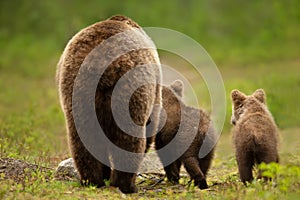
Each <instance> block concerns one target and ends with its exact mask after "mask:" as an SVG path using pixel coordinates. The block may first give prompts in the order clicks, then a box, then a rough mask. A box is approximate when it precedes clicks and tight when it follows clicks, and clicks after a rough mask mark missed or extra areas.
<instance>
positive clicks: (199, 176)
mask: <svg viewBox="0 0 300 200" xmlns="http://www.w3.org/2000/svg"><path fill="white" fill-rule="evenodd" d="M183 163H184V167H185V169H186V171H187V172H188V173H189V175H190V176H191V179H193V180H194V183H195V185H197V186H198V187H199V188H200V189H201V190H203V189H207V188H208V185H207V182H206V179H205V176H204V174H203V172H202V171H201V169H200V166H199V162H198V159H197V158H196V157H189V158H186V159H184V160H183Z"/></svg>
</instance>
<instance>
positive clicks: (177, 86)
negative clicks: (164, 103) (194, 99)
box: [170, 80, 183, 97]
mask: <svg viewBox="0 0 300 200" xmlns="http://www.w3.org/2000/svg"><path fill="white" fill-rule="evenodd" d="M170 88H171V89H172V90H173V91H174V92H175V93H176V94H177V95H178V96H179V97H182V95H183V82H182V81H181V80H175V81H174V82H173V83H171V85H170Z"/></svg>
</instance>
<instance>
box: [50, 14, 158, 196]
mask: <svg viewBox="0 0 300 200" xmlns="http://www.w3.org/2000/svg"><path fill="white" fill-rule="evenodd" d="M128 30H137V31H139V32H142V34H143V35H145V37H148V36H147V35H146V33H145V32H144V31H143V30H142V29H141V27H140V26H139V25H138V24H137V23H135V22H134V21H133V20H131V19H129V18H127V17H125V16H113V17H111V18H109V19H107V20H105V21H101V22H98V23H95V24H93V25H91V26H89V27H87V28H85V29H83V30H81V31H80V32H79V33H77V34H76V35H75V36H74V37H73V38H72V39H71V40H70V41H69V43H68V44H67V46H66V47H65V50H64V52H63V54H62V56H61V58H60V61H59V63H58V66H57V75H56V79H57V83H58V88H59V96H60V101H61V106H62V109H63V112H64V115H65V119H66V124H67V132H68V139H69V146H70V150H71V154H72V157H73V159H74V161H75V165H76V168H77V170H78V172H79V174H80V179H81V183H82V184H95V185H97V186H99V187H100V186H104V185H105V183H104V179H110V183H111V185H113V186H116V187H119V188H120V190H121V191H122V192H124V193H133V192H137V187H136V186H135V178H136V173H131V172H124V171H121V170H116V169H114V168H113V166H114V164H116V163H117V162H118V163H119V165H124V166H126V165H131V166H132V168H134V169H135V172H136V171H137V170H138V167H139V165H140V163H141V161H142V158H143V153H144V152H145V149H146V131H145V129H146V128H145V127H146V122H147V119H148V118H149V116H150V113H152V116H151V121H153V124H154V127H155V123H158V122H156V121H158V116H159V113H158V112H159V111H157V112H155V111H154V107H155V106H154V105H160V104H161V86H160V84H147V85H143V86H141V87H139V88H138V89H137V90H136V91H135V92H134V93H133V94H132V96H131V97H130V103H129V112H130V116H131V118H132V121H133V122H134V123H135V124H137V125H138V126H140V127H142V129H140V131H139V132H138V135H137V136H138V137H133V136H131V135H130V133H128V134H126V133H125V132H124V131H123V130H121V128H119V127H118V125H117V123H116V121H115V120H114V116H113V115H112V108H111V98H112V92H113V90H114V86H115V85H116V83H117V82H118V81H119V80H120V78H121V77H122V76H123V75H124V74H125V73H127V72H129V71H130V70H132V69H133V68H136V66H139V65H147V66H146V67H144V68H143V70H144V71H142V74H143V75H144V76H145V77H146V78H147V79H148V80H149V79H151V81H153V83H159V82H160V79H161V69H160V61H159V58H158V54H157V51H156V50H155V49H147V48H142V49H138V50H132V51H130V52H127V53H126V54H123V55H121V56H120V57H118V58H117V59H115V60H114V61H113V62H112V63H110V64H109V66H108V67H107V68H106V69H105V71H104V73H103V74H102V76H101V78H100V80H99V82H98V85H97V90H96V94H95V99H94V100H93V102H92V103H94V104H95V111H96V115H97V119H98V122H99V124H100V126H101V128H102V129H103V131H104V133H105V135H106V136H107V137H108V138H109V139H110V141H111V142H112V143H113V144H115V145H117V146H118V147H119V148H121V149H124V150H127V151H129V152H133V153H140V155H141V156H137V157H134V158H129V157H126V156H125V157H124V156H121V155H120V156H119V155H118V154H112V152H111V149H110V147H109V146H106V145H107V144H104V143H103V142H102V141H99V146H101V149H103V151H102V152H99V154H100V153H101V154H102V157H103V156H104V157H106V158H107V162H109V163H110V166H107V165H104V164H103V163H102V162H100V161H99V160H97V159H96V158H95V157H94V156H93V155H92V154H91V152H89V151H88V150H87V148H86V147H85V146H84V144H83V142H82V140H81V138H80V135H79V134H78V130H77V129H76V127H75V122H74V116H73V110H72V106H73V104H77V103H78V102H74V101H72V94H73V88H74V82H75V79H76V76H77V75H78V72H79V70H80V67H81V65H82V64H83V62H84V60H85V59H86V58H87V56H88V55H89V54H90V53H91V52H92V50H94V49H95V48H96V47H97V46H99V45H100V44H101V43H102V42H104V41H105V40H107V39H109V38H110V37H112V36H114V35H116V34H119V33H122V32H124V31H128ZM148 39H149V40H150V38H148ZM125 42H128V43H130V42H131V43H134V42H132V41H131V39H130V38H128V39H125ZM116 48H117V46H110V47H109V49H108V54H107V55H101V52H96V55H94V56H96V57H95V61H94V60H93V59H91V60H90V61H89V62H90V63H89V64H90V65H91V66H93V65H97V62H98V63H99V60H100V63H101V59H102V61H103V60H105V59H107V58H109V56H110V55H109V51H111V52H114V49H116ZM118 48H122V47H120V46H118ZM97 53H98V54H97ZM94 54H95V52H94ZM92 56H93V55H92ZM151 64H153V65H151ZM94 67H95V66H94ZM104 67H105V66H96V69H100V70H101V69H103V68H104ZM88 73H91V74H92V73H93V72H88ZM145 77H135V76H133V79H132V80H129V81H128V82H126V84H125V85H122V87H124V88H125V89H124V93H126V92H127V90H126V88H130V87H131V86H132V84H133V83H134V82H135V81H137V80H139V79H143V78H145ZM78 85H79V87H80V88H83V91H84V90H89V89H90V88H87V86H86V85H85V83H84V82H80V79H79V83H78ZM121 96H122V95H121ZM122 101H123V99H122V98H118V99H117V102H114V105H117V106H118V105H119V104H120V103H121V102H122ZM83 113H84V112H83ZM121 116H122V115H121ZM81 117H82V118H84V116H81ZM124 118H125V117H124ZM84 120H86V121H88V120H89V119H84ZM121 120H123V121H126V120H128V119H121ZM97 142H98V141H97ZM111 168H112V169H113V170H112V171H111Z"/></svg>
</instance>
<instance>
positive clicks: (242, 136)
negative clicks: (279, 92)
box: [231, 89, 279, 183]
mask: <svg viewBox="0 0 300 200" xmlns="http://www.w3.org/2000/svg"><path fill="white" fill-rule="evenodd" d="M231 97H232V105H233V106H232V117H231V123H232V124H233V125H235V126H234V127H233V130H232V132H233V140H234V145H235V153H236V160H237V164H238V169H239V174H240V178H241V181H242V182H243V183H245V182H247V181H249V182H250V181H252V180H253V176H252V168H253V166H254V164H255V163H257V164H260V163H262V162H265V163H270V162H278V161H279V156H278V129H277V126H276V124H275V122H274V120H273V117H272V115H271V113H270V112H269V110H268V108H267V105H266V95H265V92H264V90H263V89H258V90H256V91H255V92H254V93H253V94H252V95H250V96H246V95H245V94H243V93H242V92H240V91H238V90H233V91H232V92H231ZM260 177H261V172H259V175H258V178H260Z"/></svg>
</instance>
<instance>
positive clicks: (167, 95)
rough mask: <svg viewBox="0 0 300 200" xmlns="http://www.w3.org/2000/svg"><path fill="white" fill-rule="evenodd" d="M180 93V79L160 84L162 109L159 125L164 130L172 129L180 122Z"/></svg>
mask: <svg viewBox="0 0 300 200" xmlns="http://www.w3.org/2000/svg"><path fill="white" fill-rule="evenodd" d="M182 95H183V83H182V81H180V80H176V81H174V82H173V83H171V85H168V86H166V85H163V86H162V107H163V110H162V111H161V113H160V127H164V131H169V130H174V129H176V127H177V126H178V125H179V124H180V120H181V118H180V116H181V115H180V113H181V103H182V102H181V99H182Z"/></svg>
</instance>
